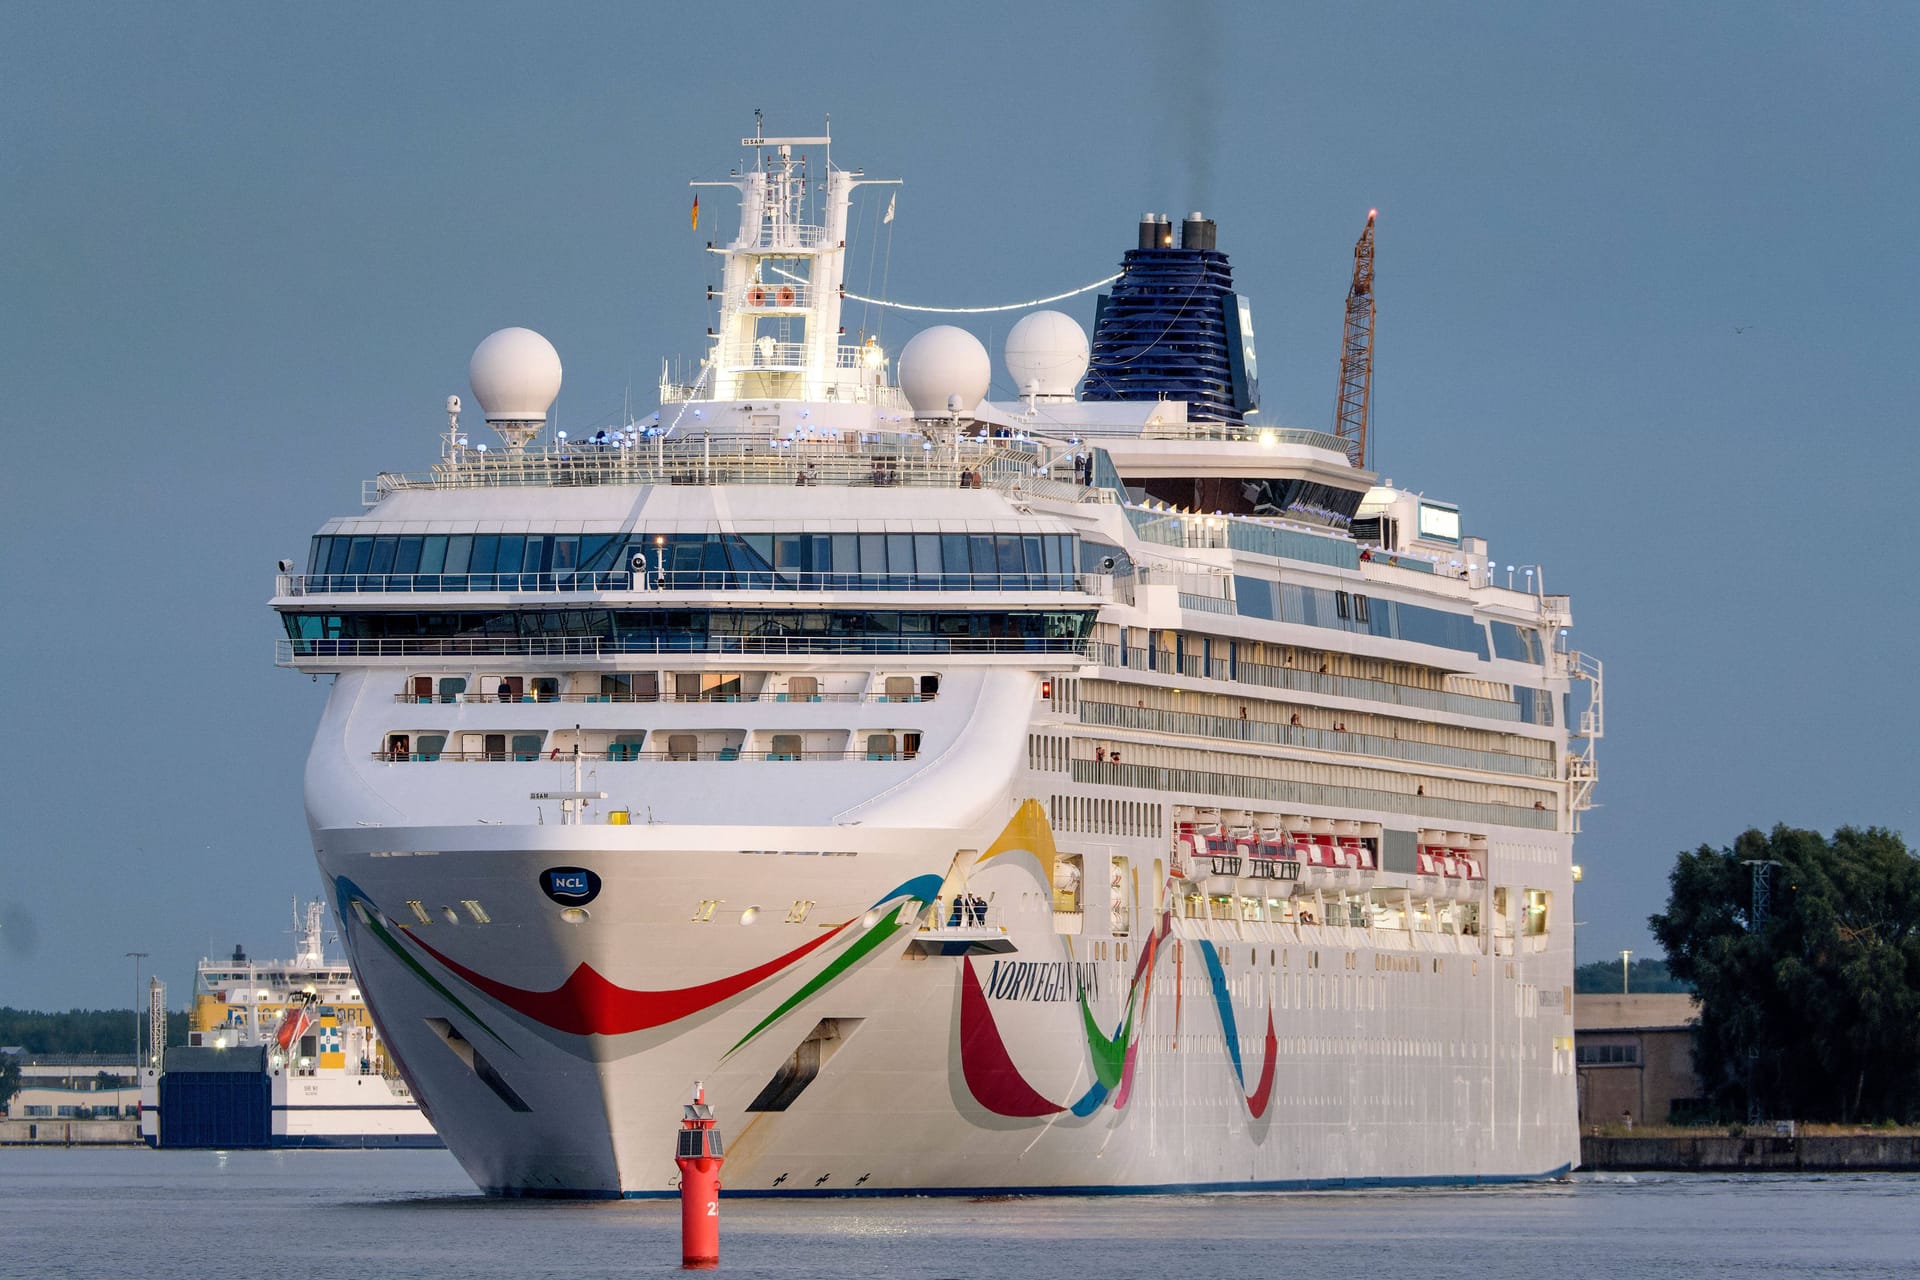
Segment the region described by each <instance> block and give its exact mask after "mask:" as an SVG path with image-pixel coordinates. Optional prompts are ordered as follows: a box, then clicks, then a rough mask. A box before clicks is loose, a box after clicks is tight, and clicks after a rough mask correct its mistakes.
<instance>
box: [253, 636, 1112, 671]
mask: <svg viewBox="0 0 1920 1280" xmlns="http://www.w3.org/2000/svg"><path fill="white" fill-rule="evenodd" d="M1085 651H1086V641H1085V640H1082V639H1079V638H1077V637H1071V636H1057V637H1056V636H1007V637H994V636H936V635H874V636H812V635H793V636H737V635H727V636H686V637H680V636H672V637H633V636H630V637H614V636H401V637H383V638H380V639H340V640H328V639H318V640H309V639H300V640H276V641H275V642H274V661H275V662H276V663H278V664H279V665H281V666H290V665H294V664H296V663H301V662H310V661H316V660H324V659H327V658H356V659H377V658H485V657H518V658H592V657H619V656H623V655H630V654H637V653H669V654H671V653H685V654H759V653H765V654H791V653H809V654H843V653H858V654H876V653H878V654H889V653H899V654H916V655H920V654H937V655H958V656H966V655H980V656H989V655H1026V656H1053V657H1059V658H1068V657H1071V658H1074V659H1079V658H1081V657H1083V656H1084V655H1085Z"/></svg>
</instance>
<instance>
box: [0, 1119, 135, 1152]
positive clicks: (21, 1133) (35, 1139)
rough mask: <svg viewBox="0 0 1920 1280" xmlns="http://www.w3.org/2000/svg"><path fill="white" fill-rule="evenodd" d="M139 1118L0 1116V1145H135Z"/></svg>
mask: <svg viewBox="0 0 1920 1280" xmlns="http://www.w3.org/2000/svg"><path fill="white" fill-rule="evenodd" d="M139 1145H140V1122H139V1121H138V1120H0V1147H134V1146H139Z"/></svg>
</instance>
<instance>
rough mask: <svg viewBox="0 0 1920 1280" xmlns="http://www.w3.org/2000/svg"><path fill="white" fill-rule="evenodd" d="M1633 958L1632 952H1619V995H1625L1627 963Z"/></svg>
mask: <svg viewBox="0 0 1920 1280" xmlns="http://www.w3.org/2000/svg"><path fill="white" fill-rule="evenodd" d="M1632 958H1633V952H1631V951H1626V950H1623V951H1621V952H1620V994H1621V995H1625V994H1627V961H1628V960H1630V959H1632Z"/></svg>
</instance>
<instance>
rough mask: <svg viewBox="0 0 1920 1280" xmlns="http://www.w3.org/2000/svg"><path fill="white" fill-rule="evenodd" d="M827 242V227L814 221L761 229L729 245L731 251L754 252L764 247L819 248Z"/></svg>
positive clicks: (728, 248)
mask: <svg viewBox="0 0 1920 1280" xmlns="http://www.w3.org/2000/svg"><path fill="white" fill-rule="evenodd" d="M826 243H827V229H826V228H825V227H821V226H815V225H813V224H812V223H805V222H789V223H784V224H782V225H781V226H780V227H779V228H778V229H777V230H761V231H759V232H758V233H757V234H754V235H741V236H740V237H738V238H737V239H735V240H733V241H732V242H731V243H729V244H728V245H727V251H728V252H729V253H754V252H758V251H760V250H764V249H818V248H819V247H821V246H822V245H824V244H826Z"/></svg>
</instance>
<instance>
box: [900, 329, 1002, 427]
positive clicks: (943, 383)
mask: <svg viewBox="0 0 1920 1280" xmlns="http://www.w3.org/2000/svg"><path fill="white" fill-rule="evenodd" d="M991 381H993V361H992V360H991V359H989V358H988V356H987V349H986V348H985V347H983V346H981V345H980V339H978V338H976V337H974V336H973V335H972V334H970V333H968V332H967V331H966V330H965V329H957V328H955V327H954V326H953V325H950V324H937V325H935V326H933V327H932V328H931V329H922V330H921V331H920V332H919V333H916V334H914V335H913V338H912V340H911V341H909V342H908V343H907V345H906V346H905V347H903V348H901V351H900V390H902V391H903V392H905V393H906V396H907V403H908V404H911V405H912V406H913V416H914V417H916V418H944V417H947V416H949V415H951V414H953V413H954V412H955V411H956V407H957V411H958V412H959V413H960V414H963V415H964V414H970V413H972V412H973V410H974V408H975V406H977V405H978V404H979V403H980V401H981V400H982V399H984V398H985V396H986V394H987V384H988V383H989V382H991ZM956 401H957V402H958V403H957V406H956V404H955V402H956Z"/></svg>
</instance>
